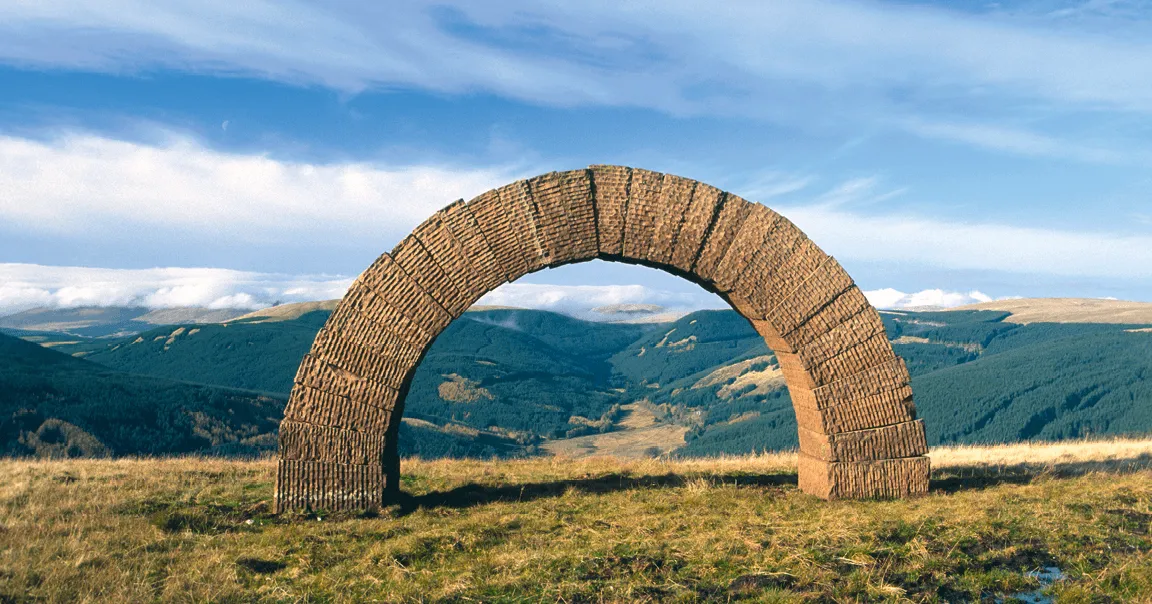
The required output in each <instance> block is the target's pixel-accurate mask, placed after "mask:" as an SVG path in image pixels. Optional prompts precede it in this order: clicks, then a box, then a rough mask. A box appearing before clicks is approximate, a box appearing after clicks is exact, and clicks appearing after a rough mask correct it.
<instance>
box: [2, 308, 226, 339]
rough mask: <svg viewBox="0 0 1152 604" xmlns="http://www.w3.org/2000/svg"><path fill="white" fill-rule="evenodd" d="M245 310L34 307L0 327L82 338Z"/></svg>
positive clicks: (204, 320)
mask: <svg viewBox="0 0 1152 604" xmlns="http://www.w3.org/2000/svg"><path fill="white" fill-rule="evenodd" d="M247 312H249V311H247V310H243V309H237V308H225V309H211V308H169V309H158V310H151V309H148V308H144V307H125V306H109V307H96V306H85V307H79V308H34V309H32V310H26V311H24V312H20V313H16V314H12V315H7V316H4V317H0V329H5V330H9V331H11V330H18V331H21V332H24V333H36V332H44V333H46V334H66V335H73V336H82V337H86V338H99V337H109V336H112V337H122V336H128V335H132V334H136V333H139V332H141V331H144V330H145V329H150V328H151V327H153V326H156V325H179V324H185V323H219V322H222V321H227V320H229V319H233V318H236V317H239V316H242V315H244V314H245V313H247Z"/></svg>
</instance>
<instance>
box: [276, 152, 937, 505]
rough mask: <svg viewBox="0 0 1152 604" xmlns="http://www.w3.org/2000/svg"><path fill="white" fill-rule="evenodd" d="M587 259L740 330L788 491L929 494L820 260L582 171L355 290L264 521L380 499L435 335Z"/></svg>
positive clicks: (770, 224) (895, 400) (408, 241)
mask: <svg viewBox="0 0 1152 604" xmlns="http://www.w3.org/2000/svg"><path fill="white" fill-rule="evenodd" d="M597 258H600V259H604V260H612V261H619V262H629V263H634V264H642V265H646V266H651V267H654V268H660V269H663V270H666V271H669V272H671V273H673V274H676V275H680V276H682V277H684V278H686V279H689V280H691V281H693V282H694V283H697V284H699V285H700V286H702V287H704V288H705V289H707V290H709V291H712V292H715V293H717V294H718V295H720V296H721V297H723V298H724V299H725V300H727V301H728V302H729V303H730V304H731V305H732V307H733V308H735V309H736V310H737V311H738V312H739V313H740V314H742V315H743V316H744V317H745V318H747V319H748V320H749V322H751V324H752V326H753V327H754V328H755V329H756V331H757V332H758V333H759V334H760V335H762V336H763V337H764V340H765V342H767V344H768V346H769V347H771V348H772V349H773V350H774V351H775V352H776V357H777V360H778V362H779V363H780V368H781V370H782V371H783V373H784V377H785V379H786V381H787V383H788V389H789V391H790V393H791V396H792V402H793V406H794V408H795V410H796V420H797V423H798V424H799V426H800V428H799V431H800V462H799V473H800V480H799V484H800V488H801V489H802V490H804V491H805V492H807V493H811V494H813V495H816V496H818V497H823V498H826V499H834V498H867V497H902V496H906V495H914V494H920V493H924V492H926V491H927V489H928V472H929V466H928V458H927V457H926V453H927V451H928V447H927V444H926V442H925V440H924V425H923V423H922V422H921V421H920V420H917V419H916V407H915V405H914V404H913V402H912V388H911V386H910V381H909V376H908V370H907V368H906V367H905V366H904V361H903V360H901V359H900V358H899V357H898V356H896V354H895V353H894V352H893V351H892V346H891V345H890V344H889V342H888V338H887V335H886V334H885V332H884V325H883V323H882V322H881V320H880V317H879V315H878V314H877V313H876V310H875V309H874V308H872V306H871V305H870V304H869V303H868V301H867V300H866V299H865V298H864V295H863V293H861V292H860V290H859V289H858V288H857V287H856V285H855V284H854V283H853V282H852V279H851V278H850V277H849V276H848V274H847V273H845V272H844V269H843V268H841V267H840V264H839V263H838V262H836V260H835V259H834V258H832V257H830V256H828V255H827V254H825V253H824V252H823V251H822V250H821V249H820V248H819V247H818V246H817V245H816V244H815V243H814V242H812V241H811V240H810V239H808V237H806V236H805V235H804V233H802V232H801V231H800V229H798V228H796V225H794V224H792V223H791V222H790V221H789V220H788V219H787V218H784V217H783V216H780V215H779V214H777V213H776V212H773V211H772V210H770V209H768V208H766V207H764V206H763V205H760V204H757V203H753V202H749V201H746V200H744V199H741V198H740V197H738V196H736V195H733V194H731V193H726V192H724V191H721V190H719V189H716V188H715V187H711V186H708V185H706V184H703V183H699V182H696V181H693V180H689V179H686V178H681V177H679V176H673V175H670V174H661V173H658V172H652V171H649V170H640V169H633V168H626V167H623V166H592V167H590V168H588V169H584V170H571V171H568V172H552V173H549V174H544V175H541V176H537V177H535V178H531V179H528V180H522V181H518V182H515V183H512V184H510V185H507V186H504V187H501V188H499V189H495V190H492V191H488V192H487V193H484V194H482V195H480V196H478V197H476V198H475V199H473V200H471V201H469V202H467V203H465V202H464V201H462V200H461V201H457V202H455V203H452V204H450V205H449V206H447V207H446V208H444V209H443V210H440V211H439V212H436V213H435V214H433V215H432V217H431V218H429V219H428V220H427V221H425V222H424V223H423V224H421V225H420V226H419V227H417V228H416V230H415V231H413V233H412V234H411V235H409V236H408V237H406V238H405V239H404V240H403V241H401V242H400V243H399V244H397V245H396V247H395V248H394V249H393V250H392V251H391V252H389V253H385V254H383V255H381V256H380V258H379V259H377V260H376V262H375V263H373V264H372V266H370V267H368V269H367V270H365V271H364V273H362V274H361V275H360V276H359V277H358V278H357V279H356V281H355V282H354V283H353V284H352V287H351V289H349V291H348V293H347V295H345V297H344V299H343V300H342V301H341V302H340V305H339V306H338V307H337V308H336V310H335V311H334V312H333V314H332V316H331V318H329V319H328V322H327V324H326V325H325V326H324V329H322V330H321V331H320V333H319V334H318V335H317V336H316V340H315V342H314V343H313V344H312V349H311V351H310V352H309V353H308V355H307V356H305V357H304V361H303V362H302V363H301V364H300V369H299V371H298V372H297V374H296V380H295V386H294V387H293V389H292V395H291V397H290V399H289V402H288V407H287V408H286V410H285V414H284V415H285V416H284V421H283V423H282V424H281V425H280V461H279V468H278V472H277V478H276V509H277V511H283V510H288V509H302V508H312V509H326V510H335V509H359V508H369V507H374V506H380V505H387V504H388V503H390V502H392V501H395V499H396V498H397V496H398V494H399V490H398V489H399V487H398V485H399V471H400V462H399V458H398V454H397V448H396V437H397V434H398V429H399V423H400V417H401V416H402V415H403V412H404V398H405V395H406V393H407V391H408V388H409V385H410V383H411V380H412V375H413V373H414V372H415V369H416V366H417V365H418V364H419V363H420V360H421V359H422V358H423V356H424V353H425V352H426V351H427V349H428V347H429V346H431V344H432V341H433V340H434V339H435V338H436V336H437V335H438V334H439V333H440V332H441V331H442V330H443V329H444V328H445V327H447V326H448V324H449V323H450V322H451V321H452V320H454V319H456V318H457V317H459V316H460V314H461V313H463V312H464V311H465V309H467V308H468V307H469V306H471V305H472V304H473V303H475V302H476V300H478V299H479V298H480V297H481V296H483V295H484V294H486V293H487V292H489V291H491V290H492V289H494V288H496V287H497V286H499V285H500V284H502V283H506V282H511V281H515V280H516V279H519V278H520V277H522V276H524V275H526V274H528V273H531V272H533V271H537V270H540V269H543V268H547V267H554V266H559V265H562V264H569V263H573V262H584V261H588V260H593V259H597Z"/></svg>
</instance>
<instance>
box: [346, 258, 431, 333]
mask: <svg viewBox="0 0 1152 604" xmlns="http://www.w3.org/2000/svg"><path fill="white" fill-rule="evenodd" d="M358 280H359V281H361V282H362V283H363V284H364V286H365V287H368V288H369V289H371V290H372V291H373V292H374V293H375V294H376V295H377V296H380V297H381V298H382V299H383V300H384V301H385V302H387V303H388V304H389V305H391V306H392V308H395V309H396V310H398V311H399V312H400V313H402V314H403V315H404V316H405V317H408V319H409V320H410V321H411V322H412V323H413V324H414V325H416V326H417V327H418V328H419V329H420V331H421V332H423V333H425V334H431V337H435V336H436V334H439V333H440V332H441V331H442V330H443V329H444V328H445V327H447V326H448V323H450V322H451V321H452V318H453V317H452V315H450V314H448V311H446V310H444V307H443V306H441V305H440V304H438V303H437V302H436V300H434V299H432V297H431V296H429V295H428V292H426V291H424V289H423V288H421V287H420V285H419V284H417V283H416V281H414V280H413V279H412V277H410V276H408V273H406V272H404V269H402V268H400V266H399V265H398V264H396V262H395V261H393V260H392V257H391V256H389V255H388V254H381V255H380V257H379V258H377V259H376V262H374V263H372V266H370V267H368V269H367V270H365V271H364V272H363V273H361V274H360V277H359V278H358ZM429 341H430V340H429Z"/></svg>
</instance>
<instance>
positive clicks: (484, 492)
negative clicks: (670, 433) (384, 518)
mask: <svg viewBox="0 0 1152 604" xmlns="http://www.w3.org/2000/svg"><path fill="white" fill-rule="evenodd" d="M696 480H704V481H707V482H709V483H711V484H717V485H719V484H725V485H735V486H741V487H753V486H755V487H784V486H792V487H795V486H796V475H795V474H723V475H712V474H672V473H668V474H662V475H659V476H632V475H628V474H619V473H613V474H605V475H603V476H596V477H592V478H574V479H568V480H555V481H550V482H531V483H527V484H510V485H503V486H487V485H480V484H468V485H464V486H460V487H456V488H454V489H452V490H449V491H436V492H432V493H426V494H424V495H411V494H408V493H404V492H401V494H400V501H399V506H400V509H399V514H400V515H407V514H411V513H412V512H414V511H416V510H418V509H420V508H425V509H432V508H456V509H460V508H469V507H473V506H479V505H486V504H489V503H499V502H509V501H534V500H536V499H544V498H548V497H560V496H561V495H563V494H564V493H566V492H568V491H569V490H576V491H579V492H581V493H588V494H604V493H613V492H616V491H627V490H630V489H655V488H667V487H682V486H685V485H687V484H689V483H691V482H693V481H696Z"/></svg>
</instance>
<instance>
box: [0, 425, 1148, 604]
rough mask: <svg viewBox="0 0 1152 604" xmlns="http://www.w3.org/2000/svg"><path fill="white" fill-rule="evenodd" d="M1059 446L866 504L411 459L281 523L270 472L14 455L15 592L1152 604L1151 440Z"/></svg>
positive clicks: (613, 472)
mask: <svg viewBox="0 0 1152 604" xmlns="http://www.w3.org/2000/svg"><path fill="white" fill-rule="evenodd" d="M1061 447H1063V448H1061V449H1057V450H1053V451H1051V452H1048V453H1045V451H1047V450H1046V449H1045V448H1044V447H1033V448H1031V449H1028V450H1023V449H1022V448H1020V447H1008V448H992V449H983V450H980V449H952V450H936V451H934V452H933V456H934V464H935V465H936V468H935V471H934V474H933V482H932V491H931V493H930V494H929V495H928V496H926V497H922V498H918V499H912V500H906V501H865V502H852V501H846V502H822V501H819V500H816V499H814V498H812V497H809V496H807V495H804V494H801V493H799V492H798V491H797V489H796V488H795V481H796V477H795V474H794V460H793V458H792V457H791V456H789V455H769V456H760V457H750V458H727V459H718V460H688V461H655V460H649V461H642V462H621V461H617V460H613V459H607V458H593V459H588V460H577V461H573V460H563V459H552V460H548V459H535V460H521V461H501V462H488V463H484V462H473V461H451V460H441V461H431V462H430V461H420V460H412V459H409V460H406V461H405V462H404V466H403V471H404V483H403V486H404V489H405V491H406V492H407V493H408V497H407V499H406V500H405V502H404V504H403V505H400V506H395V507H393V508H388V509H385V510H381V511H379V512H377V513H372V514H357V515H346V516H338V515H328V514H324V513H322V512H320V513H314V514H308V515H297V516H289V517H274V516H272V515H270V514H269V506H270V497H271V492H272V483H273V464H272V463H271V462H270V461H257V462H238V461H224V460H218V459H201V458H183V459H169V460H127V459H126V460H116V461H102V460H74V461H60V462H43V461H12V460H9V461H2V462H0V527H2V528H0V577H3V580H2V581H0V600H10V601H21V600H23V599H26V598H27V599H35V600H39V601H56V602H71V601H77V600H88V601H92V600H111V601H149V600H175V599H179V600H189V601H214V602H249V601H266V602H282V601H333V602H345V601H349V602H350V601H365V600H377V601H430V600H435V601H475V600H481V601H523V602H536V601H542V600H544V601H567V602H573V601H614V602H636V601H667V600H672V601H717V602H723V601H732V600H742V599H752V600H757V601H861V600H870V601H875V600H888V601H906V600H911V601H924V602H934V601H973V600H987V601H992V600H994V599H995V598H999V597H1004V596H1007V595H1010V594H1019V593H1023V592H1029V591H1032V590H1036V589H1038V588H1040V587H1041V583H1040V581H1039V580H1038V579H1037V578H1036V577H1035V576H1033V575H1030V574H1029V573H1030V572H1031V571H1036V570H1038V569H1041V568H1044V567H1049V566H1055V567H1058V568H1060V569H1061V570H1062V571H1063V573H1064V575H1065V577H1066V578H1065V579H1064V580H1062V581H1058V582H1056V583H1055V584H1054V585H1052V586H1051V587H1050V590H1051V592H1052V593H1053V594H1054V595H1057V596H1059V597H1060V598H1061V599H1062V600H1065V599H1066V600H1068V601H1084V602H1087V601H1097V602H1136V601H1149V600H1150V599H1152V553H1150V552H1152V533H1150V521H1152V470H1150V469H1149V467H1150V464H1152V462H1150V457H1149V453H1152V442H1147V441H1145V442H1130V443H1119V444H1116V443H1111V444H1106V445H1103V446H1101V445H1092V444H1088V445H1084V446H1080V447H1076V446H1068V445H1061ZM1108 452H1112V453H1111V458H1110V459H1109V458H1105V457H1102V455H1104V454H1108ZM1021 458H1027V459H1045V458H1046V459H1047V461H1045V462H1041V463H1038V464H1032V465H1029V464H1021V463H1020V459H1021Z"/></svg>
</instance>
